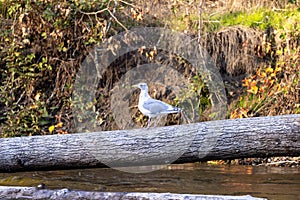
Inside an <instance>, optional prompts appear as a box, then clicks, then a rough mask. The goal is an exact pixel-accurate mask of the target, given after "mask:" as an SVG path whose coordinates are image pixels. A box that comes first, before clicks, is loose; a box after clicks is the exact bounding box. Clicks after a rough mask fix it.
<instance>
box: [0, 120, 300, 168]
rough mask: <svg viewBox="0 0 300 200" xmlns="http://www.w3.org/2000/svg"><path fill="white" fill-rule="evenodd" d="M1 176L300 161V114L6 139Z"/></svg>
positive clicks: (0, 158) (2, 145) (0, 160)
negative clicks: (227, 161)
mask: <svg viewBox="0 0 300 200" xmlns="http://www.w3.org/2000/svg"><path fill="white" fill-rule="evenodd" d="M0 152H1V155H0V171H2V172H3V171H24V170H45V169H46V170H50V169H70V168H86V167H105V166H110V167H124V166H147V165H161V164H169V163H173V162H176V163H185V162H197V161H207V160H218V159H234V158H245V157H270V156H299V155H300V115H282V116H274V117H257V118H246V119H234V120H219V121H208V122H202V123H195V124H186V125H178V126H166V127H156V128H149V129H146V128H142V129H133V130H118V131H103V132H93V133H78V134H66V135H47V136H32V137H17V138H1V139H0Z"/></svg>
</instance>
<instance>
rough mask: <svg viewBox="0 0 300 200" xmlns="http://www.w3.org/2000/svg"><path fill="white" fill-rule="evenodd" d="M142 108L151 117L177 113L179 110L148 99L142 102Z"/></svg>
mask: <svg viewBox="0 0 300 200" xmlns="http://www.w3.org/2000/svg"><path fill="white" fill-rule="evenodd" d="M143 107H144V108H145V109H147V110H148V111H149V112H150V113H151V114H153V115H159V114H168V113H177V112H179V111H180V109H179V108H177V107H174V106H171V105H169V104H167V103H165V102H162V101H159V100H156V99H152V98H149V99H147V100H146V101H145V102H144V105H143Z"/></svg>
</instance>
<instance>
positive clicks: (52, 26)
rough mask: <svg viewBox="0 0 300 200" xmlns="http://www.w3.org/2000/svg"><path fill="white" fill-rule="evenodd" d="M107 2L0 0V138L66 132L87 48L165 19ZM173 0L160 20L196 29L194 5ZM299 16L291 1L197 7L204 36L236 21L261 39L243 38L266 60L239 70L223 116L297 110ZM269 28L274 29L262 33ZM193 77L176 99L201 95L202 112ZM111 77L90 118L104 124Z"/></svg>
mask: <svg viewBox="0 0 300 200" xmlns="http://www.w3.org/2000/svg"><path fill="white" fill-rule="evenodd" d="M114 2H115V1H108V0H105V1H103V0H98V1H80V0H72V1H62V2H56V1H54V2H52V1H45V0H38V1H34V2H32V1H27V0H22V1H13V0H0V17H1V22H0V66H1V67H0V137H12V136H29V135H45V134H64V133H70V132H71V130H72V120H73V117H74V116H73V115H72V103H73V102H72V100H71V99H72V93H73V83H74V79H75V75H76V72H77V71H78V69H79V67H80V63H82V61H83V60H84V58H85V57H86V55H87V54H88V53H89V50H90V49H91V48H92V47H93V46H94V45H95V44H98V43H101V42H102V41H103V40H104V39H107V38H109V37H110V36H111V35H115V34H116V33H118V32H120V31H123V30H125V29H129V28H130V27H133V26H141V25H143V26H164V24H163V25H162V23H161V21H160V22H158V21H157V18H154V17H151V16H150V15H151V13H150V14H148V13H147V12H146V11H147V9H148V8H147V7H142V8H140V7H139V6H138V5H134V4H135V3H137V2H138V1H137V2H134V1H133V2H130V1H128V2H126V1H117V2H118V4H115V3H114ZM176 2H177V3H178V4H180V5H172V6H170V7H168V8H169V10H167V11H168V12H169V13H168V16H167V17H164V18H165V19H166V20H167V21H164V23H166V24H169V25H170V28H173V29H177V30H181V31H186V32H187V33H192V34H195V33H197V31H198V25H199V24H198V22H199V16H198V10H195V9H194V10H192V9H191V10H190V11H189V12H186V13H185V14H182V13H181V12H179V11H180V10H182V8H181V7H180V6H182V7H185V6H186V4H188V3H189V1H176ZM165 3H168V2H167V1H166V2H165ZM173 3H174V2H173ZM128 13H130V14H128ZM155 14H160V13H159V12H156V13H155ZM161 18H163V17H161ZM299 19H300V9H299V8H297V7H296V6H295V4H288V5H286V6H285V7H282V8H277V9H270V8H263V7H260V8H257V9H251V10H248V11H243V10H237V11H235V10H232V11H231V12H224V11H222V12H217V11H213V12H207V11H206V12H203V13H202V16H201V21H202V23H203V24H201V28H202V30H201V31H202V33H205V34H203V35H209V34H212V35H213V34H215V35H213V36H212V37H217V36H216V35H217V33H218V32H219V31H221V30H224V29H226V28H228V27H232V26H237V25H238V26H243V27H246V28H248V29H249V30H250V29H251V30H252V28H254V30H255V31H262V33H265V36H263V37H265V38H263V39H261V40H259V41H260V43H256V44H249V45H253V46H250V47H249V48H252V49H255V50H253V51H255V55H251V56H255V59H257V60H267V61H268V62H266V63H264V64H263V65H262V66H252V67H257V68H258V70H256V72H255V73H254V74H251V75H248V76H247V77H245V78H244V82H243V87H242V88H237V89H236V90H239V91H241V92H240V97H239V98H235V99H233V100H232V101H231V104H230V107H229V113H228V117H229V116H231V117H232V118H235V117H249V116H262V115H277V114H289V113H300V104H299V98H300V97H299V80H300V74H299V72H300V58H299V55H300V54H299V52H300V49H299V44H300V41H299V35H300V24H299ZM268 29H273V30H274V31H270V33H266V32H267V31H266V30H268ZM228 31H231V30H230V29H228ZM261 35H263V34H261ZM239 39H240V38H238V37H237V40H234V42H235V43H237V44H236V46H240V48H247V45H248V43H247V42H248V40H247V41H241V42H240V43H238V42H237V41H238V40H239ZM210 41H211V40H210ZM229 42H230V41H227V43H229ZM212 53H214V52H212ZM239 53H244V52H243V51H239ZM246 53H247V52H246ZM129 57H130V56H129ZM219 57H220V56H219ZM124 59H125V58H124ZM151 59H153V58H151ZM151 59H148V60H151ZM141 60H142V58H141ZM145 60H146V59H145ZM131 61H132V60H131ZM219 62H224V60H219ZM120 63H125V62H122V58H120V60H119V62H115V63H113V64H112V66H111V67H112V69H111V71H110V72H108V75H107V76H109V74H110V73H111V74H117V75H122V73H125V72H126V70H128V68H127V66H120V65H122V64H120ZM127 63H129V62H127ZM133 65H134V64H133ZM178 66H180V63H179V64H178ZM179 68H180V67H178V69H179ZM117 69H120V71H117ZM124 71H125V72H124ZM275 72H276V73H275ZM185 75H187V74H185ZM199 77H200V76H195V77H194V79H192V78H191V77H188V78H190V80H191V85H190V86H189V87H188V90H187V91H186V93H184V94H182V96H180V97H178V99H177V101H188V100H189V99H190V97H191V96H193V95H198V96H201V100H200V102H194V103H193V104H194V105H199V107H198V112H199V113H200V115H199V116H200V117H201V118H205V116H203V115H204V114H206V112H205V110H207V109H209V107H210V106H211V103H210V101H209V96H208V95H207V90H206V87H205V84H204V82H203V80H201V78H199ZM118 80H119V77H117V76H116V77H112V78H111V77H104V78H103V79H102V80H101V81H103V82H101V84H100V86H101V87H100V86H99V87H100V89H99V91H98V92H99V96H100V97H99V98H98V99H97V100H98V104H99V105H101V106H98V108H97V109H98V110H97V111H99V115H98V116H97V117H98V119H99V120H98V122H99V124H104V125H105V126H104V127H103V130H111V129H114V128H115V127H114V125H112V123H113V117H112V115H111V114H110V113H111V112H110V110H109V109H110V108H109V106H108V104H109V103H108V102H109V98H110V96H109V95H110V94H109V91H110V90H111V88H112V85H113V84H114V83H115V82H117V81H118ZM241 84H242V83H241ZM104 89H105V90H104ZM203 94H204V95H203ZM78 101H80V99H79V100H78ZM99 102H100V103H99ZM90 103H91V104H89V106H91V107H93V105H94V104H93V102H90ZM78 109H79V110H80V109H82V108H78ZM91 109H94V108H91ZM80 120H85V119H80ZM100 121H101V122H100Z"/></svg>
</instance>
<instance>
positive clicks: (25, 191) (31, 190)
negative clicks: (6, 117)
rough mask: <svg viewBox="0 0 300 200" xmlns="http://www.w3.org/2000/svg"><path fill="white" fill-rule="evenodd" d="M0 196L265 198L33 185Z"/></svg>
mask: <svg viewBox="0 0 300 200" xmlns="http://www.w3.org/2000/svg"><path fill="white" fill-rule="evenodd" d="M0 197H1V198H5V199H7V200H9V199H23V200H26V199H28V200H29V199H30V200H31V199H36V200H38V199H72V200H76V199H91V200H92V199H97V200H98V199H106V200H110V199H120V200H131V199H143V200H147V199H166V200H167V199H172V200H176V199H178V200H179V199H186V200H229V199H230V200H265V199H264V198H255V197H252V196H250V195H244V196H223V195H196V194H174V193H142V192H128V193H127V192H96V191H90V192H89V191H79V190H77V191H76V190H69V189H61V190H48V189H38V188H35V187H6V186H0Z"/></svg>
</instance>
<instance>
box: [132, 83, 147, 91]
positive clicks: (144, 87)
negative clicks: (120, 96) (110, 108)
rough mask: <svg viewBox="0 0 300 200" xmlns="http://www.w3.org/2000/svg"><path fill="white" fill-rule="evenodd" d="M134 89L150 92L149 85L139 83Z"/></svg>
mask: <svg viewBox="0 0 300 200" xmlns="http://www.w3.org/2000/svg"><path fill="white" fill-rule="evenodd" d="M133 87H137V88H140V89H141V90H142V91H146V92H148V85H147V83H138V84H136V85H133Z"/></svg>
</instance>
